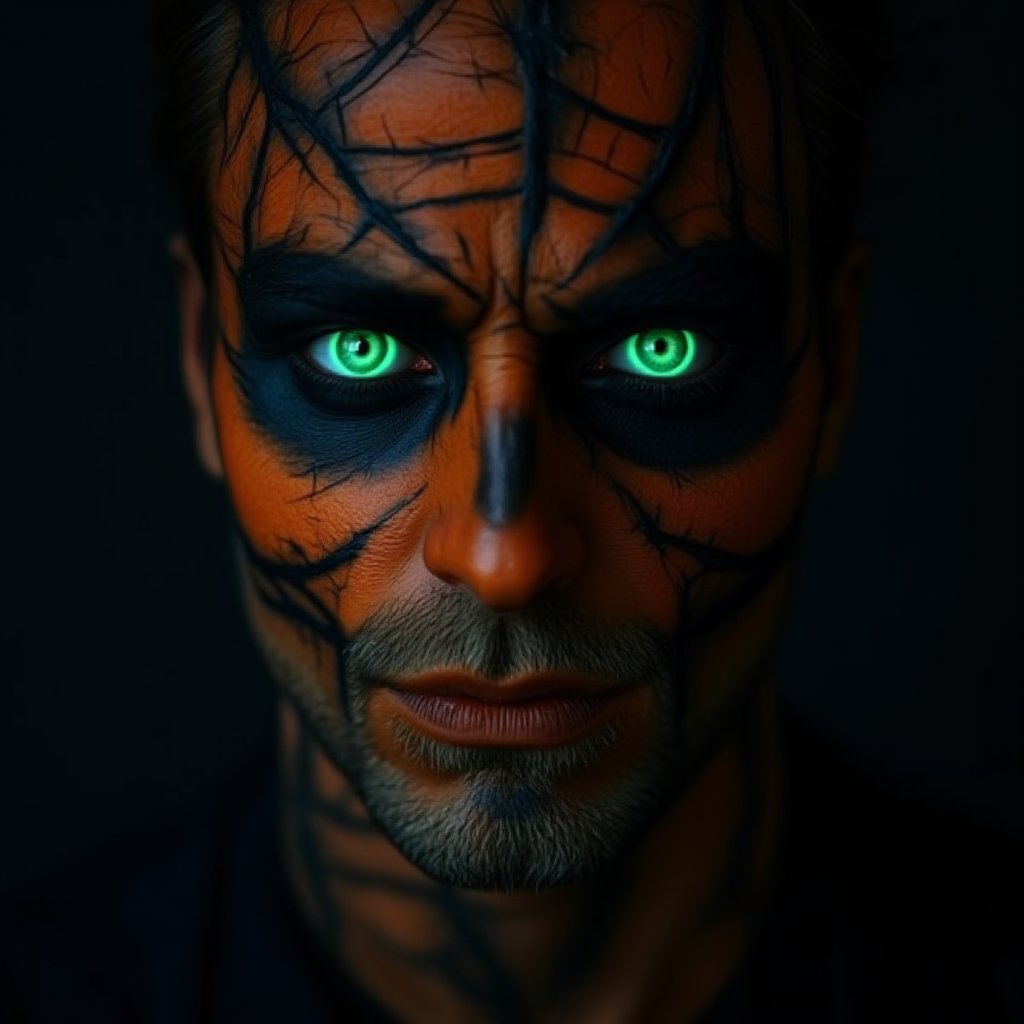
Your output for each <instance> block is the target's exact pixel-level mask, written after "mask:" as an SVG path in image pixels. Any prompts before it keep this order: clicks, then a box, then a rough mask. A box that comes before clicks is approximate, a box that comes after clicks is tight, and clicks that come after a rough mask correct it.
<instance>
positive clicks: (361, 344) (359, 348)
mask: <svg viewBox="0 0 1024 1024" xmlns="http://www.w3.org/2000/svg"><path fill="white" fill-rule="evenodd" d="M369 351H370V343H369V342H368V341H367V340H366V339H365V338H360V339H359V340H358V341H357V342H356V355H357V356H365V355H366V353H367V352H369Z"/></svg>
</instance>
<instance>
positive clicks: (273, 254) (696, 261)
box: [238, 238, 787, 338]
mask: <svg viewBox="0 0 1024 1024" xmlns="http://www.w3.org/2000/svg"><path fill="white" fill-rule="evenodd" d="M238 289H239V295H240V298H241V301H242V305H243V307H244V310H245V315H246V320H247V324H248V326H249V328H250V329H251V331H252V332H253V333H254V334H255V336H256V337H257V338H260V337H265V338H273V337H274V336H275V335H279V334H282V333H289V332H292V331H295V330H296V329H301V328H302V327H303V326H310V327H312V326H322V325H324V324H325V323H326V322H329V321H333V322H342V323H353V322H355V321H359V322H362V323H372V324H374V325H379V326H380V327H382V328H391V329H393V330H395V331H396V332H398V331H404V332H406V333H423V332H425V331H430V330H431V329H435V330H450V326H451V325H450V324H448V323H447V322H446V320H445V316H444V305H445V304H444V301H443V299H442V298H441V297H440V296H438V295H432V294H428V293H425V292H421V291H417V290H415V289H413V288H409V287H407V286H405V285H404V284H403V283H402V282H401V281H400V280H396V279H395V278H393V277H379V276H377V275H375V274H373V273H372V272H370V271H369V270H367V269H366V267H365V264H361V263H357V262H356V261H354V260H353V259H351V258H348V257H346V256H344V255H337V254H329V253H322V252H315V251H309V250H298V249H292V248H289V247H288V246H287V245H285V244H284V243H274V244H271V245H267V246H262V247H260V248H257V249H254V250H253V251H252V252H250V253H249V254H248V255H247V256H246V258H245V260H244V261H243V263H242V266H241V267H240V268H239V272H238ZM786 299H787V273H786V264H785V260H784V259H783V257H782V255H781V254H778V253H774V252H771V251H769V250H768V249H765V248H764V247H762V246H759V245H757V244H755V243H754V242H752V241H750V240H748V239H743V238H741V239H727V240H724V241H713V242H705V243H703V244H701V245H698V246H695V247H693V248H689V249H684V248H679V249H677V250H675V251H674V252H673V253H672V257H671V258H670V259H669V260H668V261H666V262H664V263H660V264H657V265H655V266H652V267H647V268H645V269H643V270H641V271H640V272H639V273H636V274H633V275H630V276H629V277H626V278H621V279H619V280H617V281H612V282H609V283H607V284H605V285H602V286H601V288H600V289H599V290H597V291H595V292H593V293H592V294H590V295H582V296H579V297H575V296H574V297H573V299H572V302H571V305H570V304H566V303H562V302H560V301H559V300H558V299H557V298H555V297H553V296H551V295H548V296H545V302H546V304H547V305H548V307H549V309H550V310H551V312H552V313H553V314H554V315H555V316H556V317H557V318H558V319H559V320H561V321H562V322H563V323H564V324H565V325H566V327H567V328H568V329H569V331H570V332H575V331H576V330H584V329H591V328H594V327H601V328H605V329H608V328H614V327H616V326H629V325H632V324H635V323H636V322H637V321H638V320H648V321H650V320H653V319H655V318H657V317H659V316H664V317H666V318H668V317H673V316H677V315H679V314H681V313H688V312H689V313H693V312H696V313H699V314H701V315H704V316H709V317H713V316H715V315H716V314H723V313H726V312H728V311H730V310H733V309H735V308H736V307H737V305H739V304H742V305H744V306H747V307H749V308H754V309H760V310H762V311H764V312H766V313H774V312H778V313H781V312H782V310H783V309H784V307H785V304H786ZM557 333H561V332H557Z"/></svg>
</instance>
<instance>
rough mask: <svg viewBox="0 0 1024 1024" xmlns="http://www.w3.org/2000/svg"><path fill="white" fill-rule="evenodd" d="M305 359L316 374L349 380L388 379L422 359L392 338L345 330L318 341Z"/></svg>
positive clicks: (375, 333)
mask: <svg viewBox="0 0 1024 1024" xmlns="http://www.w3.org/2000/svg"><path fill="white" fill-rule="evenodd" d="M306 358H307V359H308V360H309V361H310V362H311V363H312V364H313V365H314V366H315V367H316V368H317V369H318V370H320V371H322V372H323V373H326V374H328V375H330V376H332V377H346V378H348V379H349V380H375V379H377V378H379V377H390V376H393V375H394V374H396V373H400V372H401V371H402V370H408V369H410V368H412V367H413V366H414V364H417V363H418V362H422V360H423V357H422V356H420V355H419V353H417V352H415V351H414V350H413V349H411V348H409V346H408V345H405V344H403V343H402V342H401V341H399V340H398V339H397V338H396V337H395V336H394V335H392V334H385V333H384V332H383V331H366V330H361V329H355V330H353V329H348V330H343V331H332V332H331V333H330V334H325V335H323V336H322V337H319V338H317V339H316V341H314V342H313V343H312V344H311V345H309V346H308V348H307V349H306Z"/></svg>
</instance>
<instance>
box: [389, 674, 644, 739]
mask: <svg viewBox="0 0 1024 1024" xmlns="http://www.w3.org/2000/svg"><path fill="white" fill-rule="evenodd" d="M637 691H638V687H637V686H636V685H634V684H628V685H622V684H615V683H608V682H604V683H602V682H601V681H597V680H593V679H588V678H585V677H580V676H573V675H568V674H558V675H553V674H535V675H530V676H520V677H516V678H514V679H511V680H502V681H497V682H496V681H491V680H483V679H480V678H478V677H476V676H470V675H460V674H458V673H431V674H428V675H422V676H417V677H414V678H409V679H401V680H395V681H392V682H389V683H386V684H382V686H381V688H380V690H379V691H378V692H379V693H380V695H381V697H382V699H383V700H385V701H386V702H387V703H388V705H389V710H390V711H391V712H392V713H393V714H395V715H397V716H399V717H401V718H402V719H403V720H405V721H406V722H407V723H408V724H409V725H411V726H413V727H414V728H416V729H418V730H419V731H420V732H422V733H424V734H425V735H427V736H428V737H430V738H432V739H435V740H439V741H441V742H443V743H452V744H456V745H461V746H474V747H491V746H494V747H507V748H517V747H518V748H525V747H554V746H561V745H564V744H569V743H574V742H576V741H578V740H581V739H583V738H584V737H585V736H586V735H588V734H589V733H591V732H594V731H595V730H597V729H599V728H600V727H601V726H603V725H605V724H607V723H608V722H609V721H611V720H612V719H613V718H614V717H615V716H616V715H617V714H620V713H622V712H623V711H625V710H626V707H627V705H628V704H629V703H630V701H631V699H632V698H634V697H635V695H636V693H637Z"/></svg>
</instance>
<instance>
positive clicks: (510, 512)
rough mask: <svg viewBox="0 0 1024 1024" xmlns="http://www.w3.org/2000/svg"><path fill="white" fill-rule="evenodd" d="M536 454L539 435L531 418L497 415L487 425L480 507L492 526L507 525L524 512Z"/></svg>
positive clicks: (479, 485)
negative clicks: (536, 440) (536, 439)
mask: <svg viewBox="0 0 1024 1024" xmlns="http://www.w3.org/2000/svg"><path fill="white" fill-rule="evenodd" d="M534 455H535V435H534V429H533V424H532V423H531V422H530V421H529V420H527V419H525V418H523V417H522V416H518V415H513V416H508V415H505V416H502V415H495V416H493V417H492V418H491V419H489V420H488V421H487V422H486V423H485V424H484V429H483V437H482V438H481V441H480V477H479V479H478V481H477V487H476V507H477V511H478V512H479V513H480V515H481V516H483V518H484V520H485V521H486V522H487V523H488V524H489V525H490V526H507V525H508V524H509V523H511V522H513V521H514V520H515V519H517V518H518V517H519V515H520V514H521V513H522V511H523V508H524V506H525V505H526V499H527V494H528V491H529V487H530V483H531V481H532V478H533V468H534Z"/></svg>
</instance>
